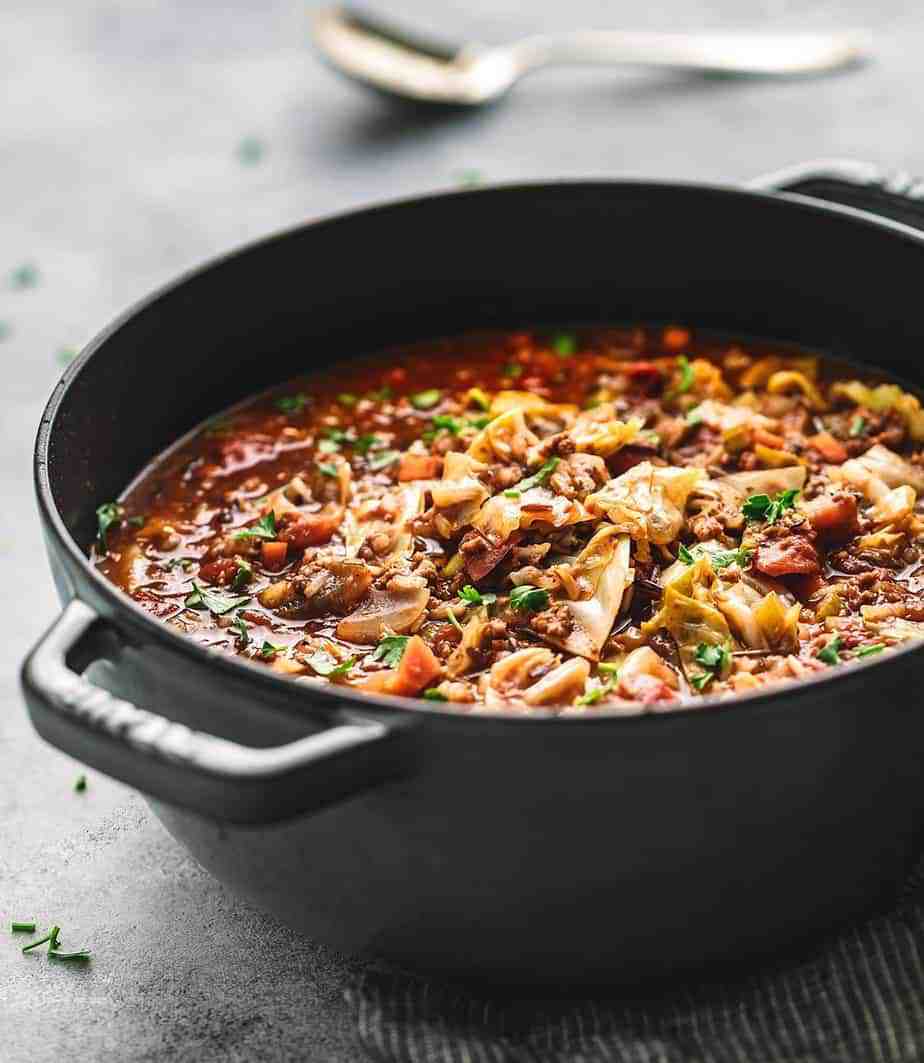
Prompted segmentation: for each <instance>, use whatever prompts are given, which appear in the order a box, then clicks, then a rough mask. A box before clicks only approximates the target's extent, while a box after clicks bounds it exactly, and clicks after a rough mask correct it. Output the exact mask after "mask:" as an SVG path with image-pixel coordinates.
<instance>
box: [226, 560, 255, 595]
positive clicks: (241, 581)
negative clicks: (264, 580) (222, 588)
mask: <svg viewBox="0 0 924 1063" xmlns="http://www.w3.org/2000/svg"><path fill="white" fill-rule="evenodd" d="M234 563H235V565H237V571H236V572H235V573H234V578H233V579H232V580H231V589H232V590H233V591H239V590H241V589H242V588H244V587H246V586H247V584H248V583H249V582H250V580H251V579H252V578H253V569H252V568H251V567H250V562H249V561H245V560H244V559H243V558H242V557H236V558H235V559H234Z"/></svg>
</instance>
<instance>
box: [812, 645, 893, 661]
mask: <svg viewBox="0 0 924 1063" xmlns="http://www.w3.org/2000/svg"><path fill="white" fill-rule="evenodd" d="M884 649H885V646H883V644H882V643H881V642H877V643H875V644H874V645H872V646H862V647H861V648H860V649H858V650H857V656H858V657H872V656H873V655H874V654H877V653H882V651H883V650H884ZM819 656H820V655H819Z"/></svg>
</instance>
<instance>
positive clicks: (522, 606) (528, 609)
mask: <svg viewBox="0 0 924 1063" xmlns="http://www.w3.org/2000/svg"><path fill="white" fill-rule="evenodd" d="M510 604H511V606H512V607H513V608H514V609H516V610H517V611H518V612H521V613H540V612H542V610H543V609H548V607H549V592H548V591H545V590H543V589H542V588H541V587H532V586H530V584H528V583H521V584H520V585H519V586H518V587H514V588H513V590H512V591H511V592H510Z"/></svg>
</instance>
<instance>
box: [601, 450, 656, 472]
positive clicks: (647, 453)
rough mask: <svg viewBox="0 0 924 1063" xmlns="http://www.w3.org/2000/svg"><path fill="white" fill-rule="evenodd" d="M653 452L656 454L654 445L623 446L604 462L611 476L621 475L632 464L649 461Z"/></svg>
mask: <svg viewBox="0 0 924 1063" xmlns="http://www.w3.org/2000/svg"><path fill="white" fill-rule="evenodd" d="M655 454H657V450H656V449H655V448H654V447H635V446H628V447H623V448H622V449H621V450H617V451H616V453H615V454H613V456H612V457H611V458H609V459H608V460H607V463H606V464H607V468H609V470H610V472H611V473H612V474H613V476H621V475H622V473H624V472H626V471H627V470H628V469H631V468H632V466H633V465H640V464H641V463H642V462H643V461H651V458H652V456H653V455H655Z"/></svg>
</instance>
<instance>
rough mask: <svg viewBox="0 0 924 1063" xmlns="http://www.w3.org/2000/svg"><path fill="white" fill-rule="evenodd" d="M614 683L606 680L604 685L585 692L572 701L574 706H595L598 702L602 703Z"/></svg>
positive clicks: (611, 680)
mask: <svg viewBox="0 0 924 1063" xmlns="http://www.w3.org/2000/svg"><path fill="white" fill-rule="evenodd" d="M614 682H615V680H613V679H608V680H607V681H606V682H605V683H601V684H600V685H599V686H595V687H592V688H591V689H590V690H585V691H584V693H583V694H581V695H580V696H579V697H577V698H575V699H574V704H575V705H596V704H597V702H598V701H602V700H603V699H604V697H605V696H606V695H607V694H609V692H610V691H611V690H612V689H613V684H614Z"/></svg>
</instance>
